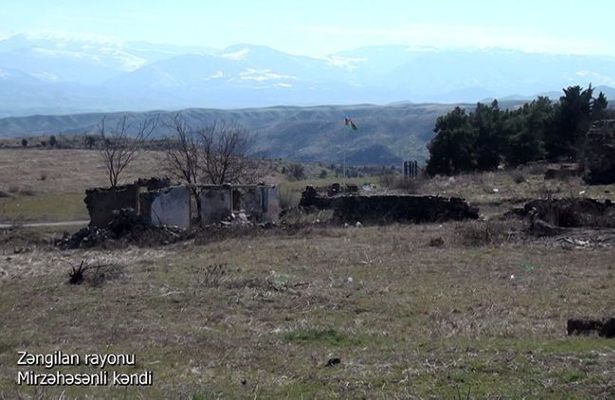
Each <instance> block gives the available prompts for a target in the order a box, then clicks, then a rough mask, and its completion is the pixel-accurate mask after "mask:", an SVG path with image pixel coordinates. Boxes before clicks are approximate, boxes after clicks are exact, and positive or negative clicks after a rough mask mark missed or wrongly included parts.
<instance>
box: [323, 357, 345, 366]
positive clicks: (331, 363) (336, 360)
mask: <svg viewBox="0 0 615 400" xmlns="http://www.w3.org/2000/svg"><path fill="white" fill-rule="evenodd" d="M341 362H342V360H341V359H339V358H337V357H336V358H330V359H329V360H328V361H327V364H326V365H325V366H326V367H332V366H334V365H337V364H340V363H341Z"/></svg>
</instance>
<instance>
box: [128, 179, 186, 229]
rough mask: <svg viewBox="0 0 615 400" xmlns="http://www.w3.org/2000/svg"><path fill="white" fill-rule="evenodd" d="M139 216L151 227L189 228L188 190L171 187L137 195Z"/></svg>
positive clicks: (182, 187) (183, 187)
mask: <svg viewBox="0 0 615 400" xmlns="http://www.w3.org/2000/svg"><path fill="white" fill-rule="evenodd" d="M139 206H140V213H139V214H140V216H141V218H142V219H143V222H145V223H147V224H152V225H169V226H178V227H180V228H184V229H187V228H189V227H190V219H191V215H192V213H191V208H190V189H189V188H188V187H186V186H172V187H168V188H164V189H159V190H154V191H149V192H145V193H141V194H140V195H139Z"/></svg>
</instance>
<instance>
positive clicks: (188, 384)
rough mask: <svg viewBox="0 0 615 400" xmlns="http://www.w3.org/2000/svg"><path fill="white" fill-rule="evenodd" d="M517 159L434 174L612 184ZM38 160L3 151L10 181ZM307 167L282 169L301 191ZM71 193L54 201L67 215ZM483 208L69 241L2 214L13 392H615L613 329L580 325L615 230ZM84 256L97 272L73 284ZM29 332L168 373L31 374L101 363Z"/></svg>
mask: <svg viewBox="0 0 615 400" xmlns="http://www.w3.org/2000/svg"><path fill="white" fill-rule="evenodd" d="M81 156H83V157H85V156H89V155H88V154H85V155H81ZM41 157H43V155H41ZM65 158H68V157H65ZM17 159H18V157H17V156H16V160H17ZM2 160H3V161H2V162H3V165H4V162H5V161H4V160H5V159H4V158H3V159H2ZM71 160H72V161H70V162H72V163H75V162H76V161H75V159H74V158H73V159H71ZM66 162H69V161H66ZM62 165H64V164H62ZM20 168H21V169H22V170H29V171H30V170H31V169H32V167H31V166H28V163H26V162H24V163H23V164H22V166H21V167H20ZM54 168H55V167H54ZM85 168H93V169H94V170H95V169H96V167H95V166H93V165H89V166H87V167H84V171H86V170H85ZM61 169H62V170H63V169H64V167H62V168H61ZM48 171H49V173H50V175H51V174H57V175H56V176H58V177H61V176H63V173H62V172H61V171H58V170H56V169H48ZM84 171H82V172H79V174H81V173H83V174H86V173H90V172H92V170H89V171H90V172H84ZM66 173H67V174H68V172H66ZM71 173H73V172H71ZM137 173H138V170H136V171H135V174H137ZM518 173H520V174H522V175H523V178H524V179H523V180H522V179H520V178H519V177H518V176H517V175H518V174H511V173H509V172H501V173H495V174H483V175H468V176H461V177H457V178H455V179H454V180H450V179H448V178H438V179H435V180H432V181H428V182H424V183H423V185H422V188H421V190H423V191H425V192H429V193H441V194H445V193H444V192H446V194H464V195H466V196H467V197H468V198H470V199H472V200H473V201H474V202H476V203H477V204H479V205H480V206H481V211H483V210H489V214H490V215H491V214H493V215H495V214H497V213H502V212H503V211H505V210H507V209H508V207H510V206H511V205H512V204H515V203H518V202H519V201H520V199H524V198H528V197H545V196H555V197H557V196H568V195H569V194H574V195H576V196H579V192H581V191H583V190H585V191H586V193H587V192H591V193H592V195H594V196H596V197H599V198H604V197H609V196H611V193H612V190H613V187H593V188H587V187H584V186H583V185H582V184H581V182H580V181H579V180H571V181H569V182H559V181H557V182H546V183H545V182H544V181H543V180H542V178H541V177H540V175H538V174H537V173H532V172H531V171H518ZM149 175H151V174H146V176H149ZM28 176H31V178H29V179H30V180H27V179H26V180H23V181H22V180H19V179H17V178H15V177H14V176H13V174H12V173H9V172H8V169H6V168H5V169H2V176H1V177H2V182H3V184H4V182H7V186H9V185H22V186H24V187H25V185H32V182H38V181H37V180H36V176H37V173H35V172H30V173H29V174H28ZM47 179H49V178H47ZM58 179H68V178H58ZM79 179H80V182H81V183H79V184H77V183H74V182H73V183H67V187H66V188H65V189H60V188H59V187H58V185H50V184H49V183H48V182H47V180H45V181H43V183H41V185H43V186H38V187H37V186H35V185H33V187H34V189H35V191H36V193H35V195H34V196H29V195H25V194H24V195H21V194H20V195H19V197H18V198H28V199H30V198H31V199H32V200H31V201H34V199H36V198H38V197H40V198H49V199H65V198H67V197H70V196H73V195H75V196H76V193H78V192H79V187H81V185H84V184H85V185H89V184H90V183H96V182H93V181H92V182H90V181H89V179H90V178H88V177H87V176H82V177H80V178H79ZM97 179H98V178H97ZM69 180H70V179H69ZM362 180H364V179H363V178H360V179H359V181H360V182H357V183H364V182H362ZM324 182H325V181H322V182H316V181H310V183H316V184H319V183H324ZM306 183H307V182H296V183H285V184H284V185H286V187H287V189H288V190H289V191H290V192H292V193H296V192H297V191H298V190H299V188H300V187H302V186H304V185H305V184H306ZM44 185H49V186H44ZM283 187H284V186H283ZM494 188H496V189H498V191H493V189H494ZM607 192H608V193H607ZM71 193H72V194H71ZM54 196H55V197H54ZM65 196H67V197H65ZM65 201H66V204H68V203H69V201H68V200H65ZM75 202H76V200H75ZM56 203H57V201H51V204H52V205H50V207H55V208H54V209H56V210H58V211H57V212H55V213H53V212H50V211H48V210H49V209H47V210H46V211H41V214H40V215H48V216H49V218H51V217H52V216H53V217H54V218H58V215H59V213H61V212H64V210H63V207H61V206H58V205H57V204H56ZM29 207H34V205H31V206H29ZM484 224H485V223H484V222H463V223H444V224H425V225H388V226H365V227H360V228H357V227H349V228H343V227H334V226H320V225H318V224H315V225H310V226H303V227H300V228H283V227H281V228H276V229H271V230H254V231H247V232H244V233H243V234H241V235H237V236H229V237H226V238H222V237H220V238H217V239H215V238H212V237H207V236H206V234H199V235H198V236H197V237H196V238H195V239H192V240H190V241H187V242H183V243H176V244H173V245H168V246H161V247H156V248H138V247H132V246H130V247H127V248H113V246H111V247H110V248H107V249H92V250H69V251H67V250H65V251H62V250H59V249H58V248H56V247H54V246H53V239H54V237H58V236H59V234H60V233H59V232H54V231H53V230H52V229H46V230H44V231H41V230H33V229H29V230H28V229H16V230H6V231H3V232H2V235H1V236H0V239H1V240H0V326H1V333H2V334H1V335H0V399H13V398H32V399H58V398H62V399H76V398H79V399H82V398H89V399H95V398H96V399H97V398H109V399H111V398H119V399H123V398H126V399H132V398H136V399H175V398H177V399H210V398H214V399H215V398H224V399H235V398H238V399H243V398H246V399H301V398H303V399H312V398H318V399H328V398H348V399H356V398H366V399H391V398H392V399H408V398H416V399H440V398H452V399H469V398H471V399H483V398H490V399H502V398H541V399H542V398H544V399H562V398H573V399H587V398H604V399H607V398H614V397H615V342H614V341H613V340H612V339H603V338H599V337H569V336H567V334H566V320H567V319H568V318H572V317H604V316H612V314H609V313H610V312H612V308H613V304H615V291H613V287H614V286H615V257H614V255H615V252H614V251H613V248H612V247H602V248H600V247H595V248H575V247H572V248H571V247H562V246H557V245H553V243H550V242H547V241H540V240H519V239H510V240H503V241H494V242H485V243H475V244H473V245H472V244H469V243H468V242H467V241H466V240H464V232H466V231H468V230H472V229H479V230H480V229H482V227H483V226H484ZM203 235H205V236H203ZM434 239H442V242H443V245H441V246H436V247H434V246H431V245H430V244H431V243H432V240H434ZM82 261H84V264H85V265H87V266H88V267H89V269H87V270H86V273H85V281H84V282H83V283H82V284H80V285H70V284H68V273H69V272H70V271H71V269H72V268H73V267H76V266H78V265H79V264H80V263H81V262H82ZM215 265H221V267H218V268H213V267H212V266H215ZM220 271H223V272H220ZM20 350H23V351H29V352H32V353H50V352H54V351H58V350H61V351H62V352H65V353H77V354H81V355H83V354H87V353H133V354H135V357H136V365H135V366H133V367H107V368H106V369H105V370H107V371H109V372H111V371H125V372H129V373H133V372H141V371H144V370H149V371H152V373H153V384H152V386H147V387H111V386H110V387H76V386H64V387H32V386H18V385H17V384H16V377H17V373H18V371H25V370H32V371H36V372H44V371H47V372H49V371H51V372H55V371H56V370H60V371H63V372H71V371H72V372H81V373H83V372H96V371H98V370H99V369H96V368H95V367H90V366H83V365H81V366H77V367H57V368H54V369H51V370H45V369H44V368H43V367H20V366H18V365H17V360H18V351H20ZM334 359H339V363H333V362H331V363H330V361H332V360H334ZM327 364H334V365H330V366H328V365H327Z"/></svg>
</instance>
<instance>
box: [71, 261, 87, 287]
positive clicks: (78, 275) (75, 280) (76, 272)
mask: <svg viewBox="0 0 615 400" xmlns="http://www.w3.org/2000/svg"><path fill="white" fill-rule="evenodd" d="M83 271H84V268H83V261H81V264H80V265H79V268H77V269H75V267H73V272H69V274H68V275H69V276H70V278H69V280H68V283H70V284H71V285H79V284H80V283H81V282H83Z"/></svg>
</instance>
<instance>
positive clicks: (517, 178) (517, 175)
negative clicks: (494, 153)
mask: <svg viewBox="0 0 615 400" xmlns="http://www.w3.org/2000/svg"><path fill="white" fill-rule="evenodd" d="M510 177H511V178H512V180H513V182H515V183H516V184H520V183H523V182H526V181H527V179H526V178H525V175H523V173H522V172H521V171H518V170H514V171H512V172H511V173H510Z"/></svg>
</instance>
